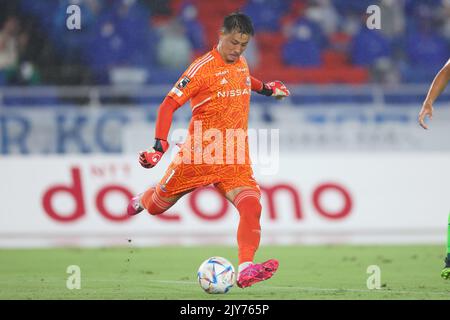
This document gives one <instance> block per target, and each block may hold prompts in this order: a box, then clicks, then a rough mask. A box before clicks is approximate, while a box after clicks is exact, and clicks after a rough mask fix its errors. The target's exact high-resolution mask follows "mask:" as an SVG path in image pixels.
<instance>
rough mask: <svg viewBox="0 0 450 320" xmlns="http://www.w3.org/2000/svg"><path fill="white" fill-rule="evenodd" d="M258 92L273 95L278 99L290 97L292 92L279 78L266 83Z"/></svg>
mask: <svg viewBox="0 0 450 320" xmlns="http://www.w3.org/2000/svg"><path fill="white" fill-rule="evenodd" d="M258 93H260V94H263V95H265V96H269V97H270V96H272V97H275V98H277V99H283V98H286V97H289V96H290V94H291V93H290V92H289V90H288V88H286V86H285V85H284V83H283V82H281V81H279V80H275V81H272V82H268V83H264V84H263V88H262V90H261V91H259V92H258Z"/></svg>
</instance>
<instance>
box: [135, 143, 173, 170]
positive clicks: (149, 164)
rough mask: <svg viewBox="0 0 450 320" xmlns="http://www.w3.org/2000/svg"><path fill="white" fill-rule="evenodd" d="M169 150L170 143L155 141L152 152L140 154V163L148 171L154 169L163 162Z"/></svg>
mask: <svg viewBox="0 0 450 320" xmlns="http://www.w3.org/2000/svg"><path fill="white" fill-rule="evenodd" d="M167 149H169V143H168V142H167V141H166V140H160V139H155V145H154V146H153V149H152V150H145V151H141V152H140V153H139V163H140V164H141V166H143V167H144V168H146V169H150V168H153V167H154V166H156V164H157V163H158V162H159V160H161V157H162V156H163V154H164V152H166V151H167Z"/></svg>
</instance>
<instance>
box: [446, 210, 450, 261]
mask: <svg viewBox="0 0 450 320" xmlns="http://www.w3.org/2000/svg"><path fill="white" fill-rule="evenodd" d="M445 266H446V267H447V268H450V214H449V215H448V226H447V259H446V260H445Z"/></svg>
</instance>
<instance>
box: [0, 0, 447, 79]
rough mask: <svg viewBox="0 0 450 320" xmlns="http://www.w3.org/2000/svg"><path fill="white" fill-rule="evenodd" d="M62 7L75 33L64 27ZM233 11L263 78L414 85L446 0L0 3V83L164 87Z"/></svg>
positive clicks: (431, 67) (436, 62)
mask: <svg viewBox="0 0 450 320" xmlns="http://www.w3.org/2000/svg"><path fill="white" fill-rule="evenodd" d="M71 4H76V5H78V6H79V7H80V8H81V30H68V28H67V27H66V19H67V18H68V16H69V14H68V13H67V12H66V9H67V7H68V6H69V5H71ZM374 4H375V5H378V6H379V7H380V9H381V29H380V30H370V29H368V28H367V26H366V21H367V18H368V16H369V15H368V14H367V13H366V9H367V8H368V7H369V6H370V5H374ZM234 10H240V11H242V12H244V13H246V14H248V15H249V16H250V17H251V18H252V20H253V23H254V26H255V31H256V36H255V38H254V41H252V42H251V45H250V47H249V48H248V50H247V52H246V56H247V58H248V61H249V64H250V67H251V69H252V70H254V71H255V73H256V74H257V75H261V76H263V77H264V75H265V72H268V71H267V70H268V69H270V70H274V69H275V70H276V71H277V73H278V74H279V77H278V78H280V79H285V78H286V79H287V82H294V83H302V82H317V83H324V82H339V80H336V79H343V80H342V81H344V82H345V81H347V80H346V78H345V77H341V78H333V77H332V76H331V75H332V74H333V73H332V71H333V70H335V71H337V72H338V73H339V74H347V75H352V74H354V75H355V76H352V77H351V78H350V79H348V82H352V83H353V82H357V83H365V82H376V83H420V82H429V81H430V80H431V79H432V78H433V75H434V74H435V73H436V72H437V70H438V69H439V68H440V67H441V66H442V65H443V64H444V63H445V61H447V60H448V59H449V58H450V0H378V1H376V0H228V1H211V0H172V1H170V0H39V1H36V0H16V1H8V0H0V85H2V86H5V85H36V84H56V85H93V84H100V85H103V84H121V83H135V84H155V83H158V84H159V83H173V82H174V81H175V80H176V79H177V78H178V76H179V75H180V72H182V71H183V70H184V69H185V68H186V67H187V66H188V65H189V64H190V62H191V61H192V60H193V59H194V58H196V57H198V56H199V55H201V54H202V53H204V52H205V51H207V50H209V49H210V48H212V47H213V46H214V45H215V44H216V42H217V37H218V31H219V28H220V26H221V23H222V19H223V16H224V15H225V14H227V13H230V12H232V11H234ZM355 70H356V71H357V73H355V72H354V71H355ZM312 71H313V72H312ZM308 72H310V74H311V77H309V78H307V79H306V78H304V77H303V78H302V77H301V75H302V74H307V73H308ZM311 72H312V73H311ZM352 72H353V73H352ZM283 73H285V77H283ZM361 75H362V76H361Z"/></svg>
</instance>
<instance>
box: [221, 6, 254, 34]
mask: <svg viewBox="0 0 450 320" xmlns="http://www.w3.org/2000/svg"><path fill="white" fill-rule="evenodd" d="M233 31H237V32H239V33H243V34H249V35H251V36H253V35H254V34H255V30H254V29H253V24H252V20H251V19H250V17H249V16H247V15H245V14H243V13H240V12H233V13H231V14H229V15H228V16H226V17H225V18H224V19H223V26H222V32H223V33H231V32H233Z"/></svg>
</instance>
